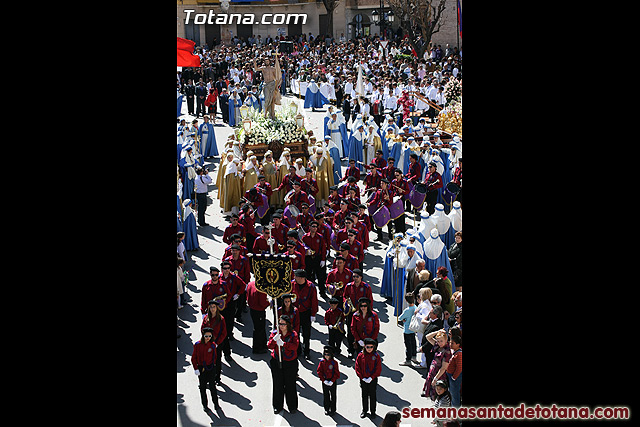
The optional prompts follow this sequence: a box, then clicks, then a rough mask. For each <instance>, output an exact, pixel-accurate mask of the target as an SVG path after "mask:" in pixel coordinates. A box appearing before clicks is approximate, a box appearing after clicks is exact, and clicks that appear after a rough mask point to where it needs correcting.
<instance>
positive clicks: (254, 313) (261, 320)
mask: <svg viewBox="0 0 640 427" xmlns="http://www.w3.org/2000/svg"><path fill="white" fill-rule="evenodd" d="M249 313H250V314H251V321H252V322H253V346H252V349H253V352H254V353H255V352H257V351H260V350H264V349H265V348H267V331H266V327H267V315H266V313H265V311H264V310H254V309H252V308H249Z"/></svg>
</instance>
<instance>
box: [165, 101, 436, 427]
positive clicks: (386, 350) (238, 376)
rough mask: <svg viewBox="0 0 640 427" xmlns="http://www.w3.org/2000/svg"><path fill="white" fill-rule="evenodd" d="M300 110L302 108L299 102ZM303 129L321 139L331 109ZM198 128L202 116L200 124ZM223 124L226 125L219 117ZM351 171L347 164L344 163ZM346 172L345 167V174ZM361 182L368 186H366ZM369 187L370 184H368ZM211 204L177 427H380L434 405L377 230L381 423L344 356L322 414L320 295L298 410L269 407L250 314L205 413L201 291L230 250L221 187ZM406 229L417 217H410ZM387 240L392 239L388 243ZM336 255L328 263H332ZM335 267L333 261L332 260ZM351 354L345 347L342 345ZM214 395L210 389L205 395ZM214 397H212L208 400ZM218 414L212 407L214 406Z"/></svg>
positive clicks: (181, 371) (193, 286)
mask: <svg viewBox="0 0 640 427" xmlns="http://www.w3.org/2000/svg"><path fill="white" fill-rule="evenodd" d="M292 100H297V98H295V97H293V96H286V97H283V103H284V102H286V103H290V102H291V101H292ZM297 101H299V102H300V108H301V109H302V103H301V100H297ZM182 111H183V114H184V115H183V116H181V117H184V118H185V119H187V120H188V121H190V120H192V119H193V117H192V116H189V115H187V106H186V102H183V109H182ZM303 114H305V126H306V128H307V129H312V130H313V131H314V135H315V136H316V138H318V139H320V138H322V137H323V136H324V135H323V130H322V129H323V117H324V115H325V112H324V111H322V112H315V113H313V112H311V110H310V109H309V110H304V113H303ZM198 122H199V124H200V123H202V119H201V118H200V119H199V120H198ZM217 122H218V123H219V124H222V119H221V116H220V113H218V119H217ZM214 129H215V133H216V139H217V143H218V151H219V152H222V147H223V146H224V143H225V141H226V139H227V136H228V135H229V134H230V133H231V131H232V129H231V128H230V127H229V126H227V125H219V126H215V127H214ZM205 163H206V164H207V165H208V167H209V170H210V171H212V177H213V178H214V183H215V177H216V173H215V171H216V170H217V167H218V164H219V159H217V158H216V159H209V161H207V162H205ZM345 166H346V165H345ZM345 169H346V167H344V166H343V171H344V170H345ZM360 184H361V185H362V182H361V183H360ZM363 188H364V187H363ZM209 190H210V193H209V200H210V201H209V206H208V207H207V211H206V222H207V223H208V224H210V225H209V226H208V227H204V228H200V227H198V240H199V243H200V248H199V249H198V250H196V251H191V252H189V254H188V255H189V259H190V262H189V263H188V264H187V267H188V268H189V269H190V270H191V272H190V275H189V286H188V294H189V296H190V298H191V300H190V301H189V303H188V304H187V305H186V306H185V307H184V308H182V309H180V310H179V311H178V333H179V334H181V337H180V338H178V339H177V350H178V351H177V365H176V366H177V419H178V425H179V426H208V425H216V426H295V427H303V426H312V427H320V426H332V427H333V426H367V427H370V426H374V425H375V426H378V425H380V423H381V422H382V418H383V417H384V415H385V414H386V413H387V412H388V411H391V410H396V411H400V412H402V408H405V407H411V408H422V407H432V406H433V404H432V403H431V401H430V399H428V398H424V397H420V392H421V390H422V386H423V384H424V375H425V373H426V372H425V370H416V369H414V368H411V367H406V366H399V363H401V362H402V361H404V341H403V330H402V328H401V327H399V326H397V323H396V318H395V316H393V306H391V305H390V304H387V303H386V302H385V299H384V298H382V297H381V296H380V295H379V292H380V285H381V283H382V269H383V266H384V259H383V258H382V257H383V255H384V250H385V249H386V246H387V243H384V244H381V243H380V242H374V239H375V237H376V234H375V233H371V236H370V237H371V239H370V240H371V244H370V246H369V248H368V250H369V254H366V255H365V260H364V280H365V281H366V282H367V283H369V284H370V285H371V287H372V289H373V299H374V301H373V308H374V309H375V310H376V312H377V313H378V315H379V317H380V335H379V338H378V341H379V342H380V344H379V346H378V351H379V352H380V354H381V355H382V360H383V365H382V374H381V376H380V378H379V380H378V381H379V382H378V391H377V396H378V399H377V400H378V407H377V410H376V412H377V414H378V417H377V418H376V419H370V418H364V419H361V418H360V412H361V410H362V406H361V405H362V404H361V398H360V386H359V381H358V377H357V376H356V374H355V371H354V361H352V360H349V359H347V358H345V357H344V356H339V357H337V360H338V362H339V363H340V373H341V377H340V380H339V382H338V390H337V396H338V402H337V411H336V413H335V414H333V415H332V416H327V415H325V414H324V408H323V406H322V386H321V382H320V379H319V378H318V376H317V374H316V368H317V366H318V362H319V361H320V358H321V357H322V349H323V346H324V345H325V344H326V341H327V339H328V329H327V326H325V325H324V320H323V319H324V313H325V310H326V309H328V308H329V306H328V303H327V302H326V301H325V300H323V299H322V298H319V310H318V315H317V316H316V322H315V323H313V325H312V332H311V361H306V360H304V359H299V376H300V379H299V381H298V382H297V385H298V412H297V413H296V414H290V413H289V412H288V411H287V407H286V403H285V409H284V410H283V411H282V412H280V414H274V413H273V408H272V406H271V387H272V381H271V372H270V370H269V365H268V361H269V359H270V357H271V356H270V355H269V354H258V355H256V354H252V352H251V341H252V338H251V334H252V331H253V325H252V323H251V318H250V316H249V314H248V313H245V314H243V322H242V323H237V322H236V324H235V329H234V332H235V333H234V337H235V338H236V340H235V341H233V342H232V343H231V349H232V357H233V362H231V363H229V362H227V361H226V360H225V358H224V357H223V358H222V364H223V366H222V385H221V386H218V387H217V389H218V398H219V402H220V406H221V407H222V410H221V411H220V412H215V411H214V412H210V413H209V414H207V413H206V412H204V410H203V409H202V405H201V403H200V394H199V390H198V379H197V377H196V375H195V374H194V370H193V367H192V366H191V352H192V349H193V343H194V342H195V341H197V340H199V339H200V325H201V318H202V316H201V315H200V290H201V289H202V285H203V284H204V283H205V282H206V281H207V280H209V274H208V273H209V267H210V266H212V265H215V266H218V267H219V265H220V261H221V257H222V253H223V250H224V248H225V247H226V246H227V245H226V244H224V243H223V242H222V235H223V233H224V229H225V227H226V226H227V225H228V222H227V221H225V220H224V219H223V217H222V211H221V209H220V204H219V201H218V199H217V188H216V186H215V185H211V186H209ZM407 223H408V227H409V228H410V227H411V225H412V220H411V219H407ZM384 234H385V238H386V228H385V230H384ZM385 240H386V239H385ZM332 261H333V258H330V262H332ZM327 264H329V262H327ZM272 321H273V315H272V314H271V312H268V314H267V328H269V329H271V327H272V325H271V323H272ZM342 350H343V353H346V351H345V346H344V345H343V346H342ZM207 393H209V392H207ZM209 400H210V399H209ZM209 407H210V408H211V409H212V410H213V404H212V403H211V401H210V403H209ZM430 421H431V420H430V419H412V418H403V419H402V426H405V427H407V426H419V425H430Z"/></svg>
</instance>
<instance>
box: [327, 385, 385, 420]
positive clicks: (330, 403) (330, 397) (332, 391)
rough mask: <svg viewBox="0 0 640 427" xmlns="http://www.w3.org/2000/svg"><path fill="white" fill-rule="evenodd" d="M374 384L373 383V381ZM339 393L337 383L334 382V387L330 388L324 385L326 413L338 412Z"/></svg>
mask: <svg viewBox="0 0 640 427" xmlns="http://www.w3.org/2000/svg"><path fill="white" fill-rule="evenodd" d="M372 382H373V381H372ZM337 391H338V385H337V384H336V382H335V381H334V382H333V385H332V386H328V385H326V384H325V383H322V396H323V402H322V403H323V405H324V410H325V411H331V412H335V411H336V401H337V396H338V395H337Z"/></svg>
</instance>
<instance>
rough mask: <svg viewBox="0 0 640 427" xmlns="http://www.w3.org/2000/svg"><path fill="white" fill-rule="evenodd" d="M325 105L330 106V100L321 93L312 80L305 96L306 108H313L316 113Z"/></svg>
mask: <svg viewBox="0 0 640 427" xmlns="http://www.w3.org/2000/svg"><path fill="white" fill-rule="evenodd" d="M324 104H329V100H328V99H327V98H325V96H324V95H323V94H322V93H320V88H319V87H318V85H317V84H316V82H315V80H313V79H312V80H311V81H310V82H309V86H307V91H306V92H305V94H304V108H311V109H312V111H315V109H316V108H322V106H323V105H324Z"/></svg>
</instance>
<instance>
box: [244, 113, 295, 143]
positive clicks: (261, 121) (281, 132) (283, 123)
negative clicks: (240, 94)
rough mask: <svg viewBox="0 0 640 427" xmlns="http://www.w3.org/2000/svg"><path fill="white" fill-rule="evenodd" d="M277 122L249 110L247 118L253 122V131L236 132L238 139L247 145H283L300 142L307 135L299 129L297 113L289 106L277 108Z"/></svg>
mask: <svg viewBox="0 0 640 427" xmlns="http://www.w3.org/2000/svg"><path fill="white" fill-rule="evenodd" d="M275 116H276V118H275V120H271V119H267V118H265V117H264V116H263V113H261V112H259V111H258V110H255V109H254V108H249V112H248V115H247V118H248V119H249V120H251V129H250V130H249V132H248V133H245V131H244V128H243V127H242V126H240V128H239V129H238V130H237V131H236V133H237V136H238V139H239V140H240V141H243V142H244V144H245V145H259V144H269V143H270V142H271V141H274V140H277V141H279V142H280V143H281V144H291V143H295V142H298V141H300V140H301V139H302V137H303V136H304V135H305V134H306V132H305V129H304V128H302V129H298V125H297V124H296V120H295V111H294V110H293V109H292V108H291V107H290V106H288V105H283V106H280V107H278V106H276V111H275Z"/></svg>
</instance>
